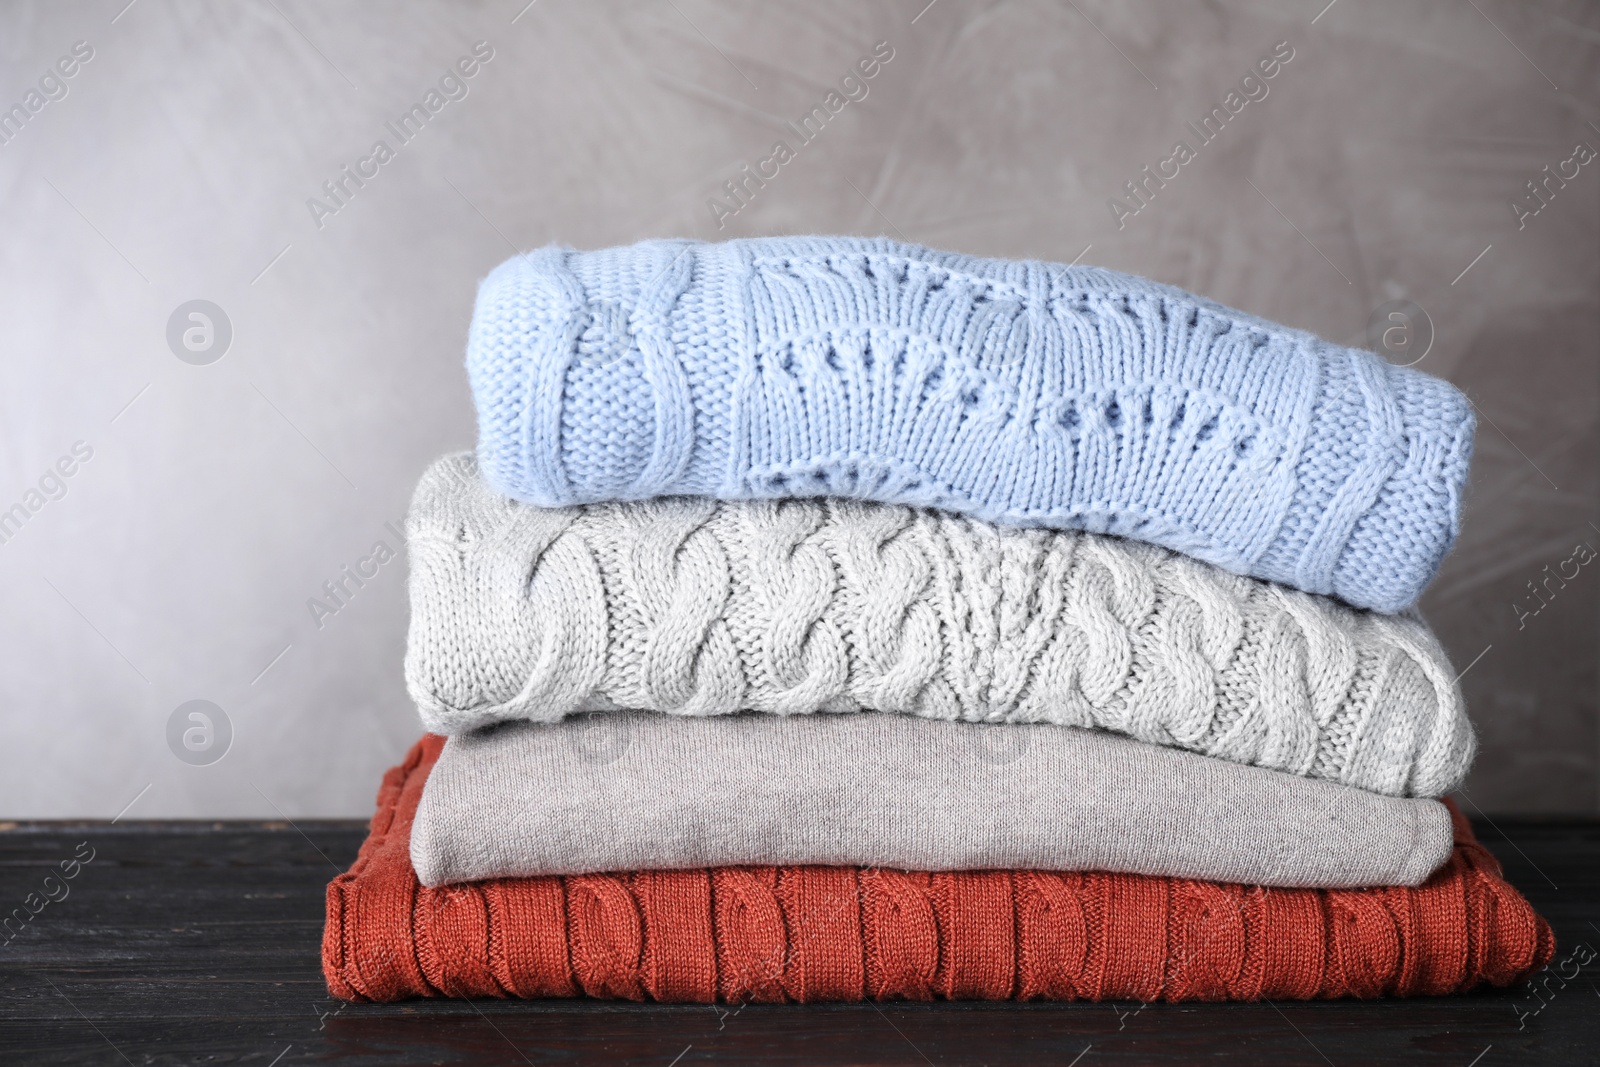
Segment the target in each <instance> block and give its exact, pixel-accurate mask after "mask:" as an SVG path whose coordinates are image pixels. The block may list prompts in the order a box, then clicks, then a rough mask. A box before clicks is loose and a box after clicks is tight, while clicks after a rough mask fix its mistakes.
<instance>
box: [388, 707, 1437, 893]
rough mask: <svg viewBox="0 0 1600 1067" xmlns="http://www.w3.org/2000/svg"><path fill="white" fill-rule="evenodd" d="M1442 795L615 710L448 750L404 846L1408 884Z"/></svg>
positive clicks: (893, 723)
mask: <svg viewBox="0 0 1600 1067" xmlns="http://www.w3.org/2000/svg"><path fill="white" fill-rule="evenodd" d="M1449 856H1450V816H1449V813H1448V812H1447V811H1446V810H1445V807H1444V805H1443V804H1440V803H1439V802H1438V801H1437V800H1408V799H1404V798H1401V797H1386V796H1382V795H1380V794H1377V793H1371V792H1368V791H1367V790H1365V789H1352V788H1350V787H1349V786H1343V785H1335V784H1333V783H1332V782H1322V781H1318V780H1316V779H1314V778H1297V777H1294V776H1292V775H1287V774H1280V773H1278V772H1277V771H1268V770H1263V769H1262V768H1260V767H1244V766H1241V765H1239V764H1237V763H1229V762H1227V761H1226V760H1216V759H1209V758H1207V757H1205V756H1197V755H1195V754H1194V753H1192V752H1183V751H1180V750H1178V749H1174V748H1165V747H1162V746H1160V745H1146V744H1141V743H1140V742H1138V741H1132V740H1129V739H1128V738H1126V737H1118V736H1116V735H1115V734H1108V733H1102V732H1100V731H1098V730H1079V729H1075V728H1073V727H1071V726H1026V725H1019V724H1016V723H1006V724H1002V725H996V726H990V725H984V724H977V723H965V722H936V721H932V720H928V719H918V718H913V717H910V716H905V715H879V714H874V713H871V712H864V713H862V714H858V715H791V716H779V715H718V716H714V717H710V718H692V717H686V716H682V715H657V714H654V713H652V712H607V713H600V714H595V715H592V716H578V717H575V718H571V719H567V720H566V721H564V722H558V723H508V724H506V725H504V726H500V727H496V728H494V729H490V730H480V731H477V732H475V733H471V734H465V735H462V736H457V737H452V738H451V739H450V742H449V743H448V744H447V745H445V749H444V754H443V755H442V756H441V757H440V758H439V762H438V763H437V764H436V765H435V766H434V768H433V772H432V773H431V774H430V775H429V776H428V784H427V787H426V788H425V789H424V790H423V793H422V804H421V806H420V807H419V808H418V811H417V819H416V823H415V825H414V827H413V829H412V833H411V863H412V866H413V867H415V868H416V871H417V876H418V877H419V878H421V879H422V882H423V884H424V885H442V884H444V883H447V882H474V881H480V880H482V879H485V878H506V877H518V876H526V875H545V874H593V873H596V872H604V871H618V870H632V869H635V868H655V869H662V868H677V869H682V868H688V867H730V866H733V867H740V866H751V865H758V864H759V865H766V866H796V865H800V866H804V865H815V864H820V865H825V866H839V867H851V866H862V867H894V868H897V869H902V870H926V871H964V870H983V869H988V868H1005V867H1022V868H1027V869H1029V870H1054V871H1062V870H1070V871H1083V870H1093V871H1120V872H1124V873H1128V874H1153V875H1169V876H1176V877H1182V878H1205V879H1211V880H1216V881H1224V882H1248V883H1251V884H1256V885H1272V886H1291V887H1310V888H1316V889H1341V888H1349V887H1366V886H1377V885H1419V884H1421V882H1422V881H1423V880H1424V879H1425V878H1427V877H1428V875H1430V874H1432V873H1433V872H1434V869H1435V868H1437V867H1438V866H1439V865H1440V864H1441V863H1443V862H1445V860H1447V859H1448V858H1449Z"/></svg>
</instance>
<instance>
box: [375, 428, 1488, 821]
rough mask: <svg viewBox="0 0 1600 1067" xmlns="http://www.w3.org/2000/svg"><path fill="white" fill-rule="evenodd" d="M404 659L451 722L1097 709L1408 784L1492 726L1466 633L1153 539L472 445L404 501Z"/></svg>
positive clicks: (1437, 791)
mask: <svg viewBox="0 0 1600 1067" xmlns="http://www.w3.org/2000/svg"><path fill="white" fill-rule="evenodd" d="M406 532H407V537H408V538H409V541H410V545H411V553H412V555H411V558H412V572H411V579H410V582H411V634H410V641H409V647H408V649H407V652H406V683H407V687H408V689H409V690H410V693H411V695H412V697H413V698H414V699H415V700H416V702H417V704H418V706H419V708H420V709H421V712H422V717H423V720H424V721H425V723H426V724H427V726H428V728H429V729H430V730H433V731H436V732H443V733H459V732H463V731H466V730H469V729H473V728H476V727H479V726H483V725H487V724H489V723H494V722H500V721H505V720H513V719H528V720H535V721H554V720H558V719H561V718H563V717H564V716H566V715H568V714H570V713H572V712H575V711H595V710H615V709H618V708H638V709H643V710H649V711H662V712H670V713H673V714H680V715H714V714H727V713H731V712H734V711H739V710H755V711H762V712H772V713H777V714H799V713H806V712H817V711H826V712H844V711H856V710H877V711H886V712H900V713H904V714H911V715H919V716H924V717H928V718H937V719H952V720H956V719H959V720H965V721H969V722H1036V723H1059V724H1062V725H1070V726H1082V727H1098V728H1102V729H1107V730H1113V731H1116V732H1119V733H1123V734H1127V735H1129V736H1132V737H1134V738H1137V739H1139V740H1141V741H1149V742H1154V743H1157V744H1163V745H1172V746H1175V747H1179V748H1184V749H1189V750H1191V751H1194V752H1200V753H1203V754H1206V755H1210V756H1216V757H1219V758H1222V759H1227V760H1232V761H1234V762H1238V763H1245V764H1252V765H1256V766H1262V767H1270V768H1273V769H1276V770H1281V771H1286V772H1288V773H1290V774H1297V775H1305V776H1310V777H1316V778H1325V779H1329V780H1332V781H1337V782H1342V783H1344V784H1347V785H1352V786H1358V787H1360V788H1363V789H1370V790H1373V791H1375V792H1380V793H1386V794H1390V795H1396V796H1423V797H1430V796H1442V795H1443V794H1445V793H1448V792H1449V791H1450V790H1451V789H1453V788H1454V787H1455V786H1456V785H1457V784H1458V783H1459V782H1460V781H1461V779H1462V777H1463V776H1464V775H1465V773H1466V770H1467V767H1468V764H1469V763H1470V762H1471V758H1472V753H1473V747H1474V746H1473V738H1472V732H1471V728H1470V726H1469V724H1468V722H1467V719H1466V716H1465V714H1464V712H1463V708H1462V701H1461V695H1460V691H1459V689H1458V687H1457V685H1456V682H1455V678H1454V674H1455V672H1454V671H1453V670H1452V669H1451V668H1450V665H1449V662H1448V660H1447V659H1446V657H1445V654H1444V651H1443V650H1442V649H1441V648H1440V647H1439V644H1438V641H1437V639H1436V638H1435V637H1434V636H1433V634H1432V633H1431V632H1430V631H1429V629H1428V628H1427V626H1426V625H1425V624H1424V623H1423V622H1422V620H1421V619H1420V618H1418V617H1417V616H1415V615H1414V614H1410V613H1408V614H1404V615H1394V616H1389V615H1381V614H1374V613H1370V612H1364V611H1358V610H1355V609H1352V608H1349V607H1346V606H1344V605H1342V604H1339V603H1338V602H1336V601H1333V600H1330V599H1327V598H1323V597H1316V596H1311V595H1308V594H1305V593H1300V592H1296V591H1294V590H1290V589H1285V588H1283V587H1281V586H1277V585H1274V584H1271V583H1268V582H1262V581H1259V580H1255V579H1249V578H1242V577H1239V576H1237V575H1233V574H1230V573H1227V572H1225V571H1222V570H1219V569H1217V568H1215V567H1211V566H1208V565H1206V564H1203V563H1200V562H1197V561H1195V560H1192V559H1189V558H1187V557H1185V556H1183V555H1180V554H1177V553H1174V552H1169V551H1167V550H1165V549H1161V548H1158V547H1156V546H1153V545H1148V544H1142V543H1139V542H1133V541H1126V540H1122V539H1119V538H1115V537H1108V536H1102V535H1096V534H1089V533H1081V532H1057V531H1046V530H1040V529H1026V528H1013V527H1004V526H994V525H990V524H987V523H984V522H981V521H978V520H975V519H971V518H967V517H962V516H953V515H949V514H946V513H942V512H937V511H932V510H919V509H912V508H906V507H897V506H892V505H882V504H871V503H865V502H861V501H853V500H839V499H826V500H788V501H769V500H761V501H746V502H716V501H711V500H707V499H704V498H689V497H673V498H661V499H654V500H649V501H644V502H631V503H630V502H623V503H610V504H593V505H585V506H582V507H573V508H559V509H541V508H536V507H532V506H529V505H526V504H522V503H518V502H516V501H512V500H509V499H507V498H505V497H503V496H501V495H500V494H498V493H496V492H495V491H494V490H493V489H492V488H491V487H490V486H489V485H487V484H486V483H485V482H484V481H483V479H482V478H481V477H480V476H479V475H478V472H477V465H476V462H475V460H474V458H473V457H472V456H471V455H470V454H461V455H455V456H447V457H445V458H443V459H441V460H439V461H438V462H437V463H435V464H434V465H433V467H431V468H430V469H429V470H428V472H427V473H426V474H425V475H424V476H423V478H422V482H421V484H420V485H419V486H418V488H417V492H416V497H415V499H414V500H413V503H412V507H411V512H410V514H409V516H408V518H407V531H406Z"/></svg>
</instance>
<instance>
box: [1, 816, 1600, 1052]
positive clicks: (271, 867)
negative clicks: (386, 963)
mask: <svg viewBox="0 0 1600 1067" xmlns="http://www.w3.org/2000/svg"><path fill="white" fill-rule="evenodd" d="M1498 822H1499V825H1498V827H1497V826H1494V825H1490V824H1488V823H1484V822H1480V823H1479V824H1478V832H1479V834H1480V836H1481V837H1482V840H1483V841H1484V843H1485V844H1486V845H1488V846H1489V847H1490V848H1491V849H1492V850H1493V851H1494V852H1495V854H1496V855H1497V856H1499V857H1500V858H1501V859H1502V861H1503V862H1504V863H1505V865H1506V869H1507V873H1508V875H1509V876H1510V878H1511V880H1512V882H1513V883H1514V884H1515V885H1516V886H1517V887H1518V888H1520V889H1521V890H1523V891H1524V892H1525V893H1526V894H1527V896H1528V897H1529V898H1530V899H1531V900H1532V901H1533V903H1534V905H1535V907H1537V908H1538V909H1539V910H1540V911H1541V912H1542V913H1543V914H1544V915H1545V916H1546V917H1547V918H1549V919H1550V921H1551V923H1552V924H1553V925H1554V926H1555V929H1556V936H1557V939H1558V944H1557V950H1556V962H1557V963H1560V962H1561V961H1563V960H1566V961H1568V963H1567V967H1566V973H1567V974H1568V975H1572V974H1573V972H1574V971H1575V970H1576V971H1577V974H1576V976H1575V977H1572V978H1571V979H1570V980H1563V979H1561V978H1559V977H1557V976H1554V972H1555V970H1556V968H1555V967H1554V966H1552V968H1551V971H1550V972H1547V973H1548V974H1551V975H1552V977H1551V978H1550V979H1549V981H1548V982H1547V983H1546V985H1547V986H1548V992H1546V993H1545V994H1544V995H1543V997H1536V996H1535V995H1534V994H1533V993H1532V992H1531V991H1530V990H1529V989H1528V988H1527V987H1524V988H1522V989H1519V990H1507V991H1503V992H1502V991H1497V992H1492V993H1486V994H1478V995H1473V996H1466V997H1454V998H1435V999H1416V1000H1386V1001H1372V1002H1353V1001H1336V1002H1321V1003H1311V1004H1304V1003H1293V1002H1275V1003H1260V1004H1196V1005H1167V1004H1151V1005H1147V1006H1143V1007H1141V1006H1140V1005H1138V1004H1136V1003H1116V1004H1112V1003H1106V1004H1024V1005H1017V1004H979V1003H955V1004H950V1003H940V1004H904V1003H897V1004H884V1005H870V1004H867V1005H834V1006H808V1007H786V1006H748V1007H745V1008H742V1009H739V1010H732V1009H728V1008H713V1007H708V1006H693V1007H688V1006H661V1005H638V1004H616V1003H608V1002H597V1001H572V1000H563V1001H543V1002H526V1001H522V1002H519V1001H448V1000H433V1001H411V1002H407V1003H402V1004H392V1005H373V1004H361V1005H356V1004H344V1003H343V1002H341V1001H337V1000H333V999H331V998H330V997H329V996H328V995H327V991H326V989H325V987H324V986H323V983H322V975H321V971H320V968H319V959H318V951H319V946H320V942H321V934H322V893H323V886H324V885H325V884H326V882H327V881H328V879H329V878H330V877H331V876H332V875H333V873H334V871H335V869H336V868H339V869H342V868H343V867H344V866H346V865H347V864H349V863H350V861H351V860H352V859H353V858H354V857H355V853H356V848H357V846H358V845H359V844H360V842H361V839H362V836H363V833H364V830H363V828H362V827H361V826H360V825H359V824H355V823H348V822H302V823H300V824H298V826H290V825H287V824H273V823H267V824H261V823H124V824H120V825H109V824H106V823H37V824H34V823H23V824H19V825H13V824H0V908H3V909H4V910H5V911H6V912H9V911H10V909H12V908H13V907H18V906H21V905H22V902H23V900H24V898H26V897H27V896H28V895H29V894H30V893H36V892H37V893H40V897H38V898H35V902H37V900H38V899H43V898H44V890H45V889H48V890H49V891H50V894H51V895H53V896H55V897H58V898H59V899H56V900H50V901H48V902H47V903H46V904H45V906H44V907H43V909H42V910H40V911H39V912H38V914H37V915H36V916H34V917H33V918H32V919H31V921H29V922H28V923H27V924H26V925H24V926H22V927H21V929H20V932H18V931H17V929H16V924H15V923H13V925H12V928H11V929H10V930H8V931H6V933H5V934H4V935H0V937H4V938H7V939H6V940H4V942H3V944H0V1064H6V1065H10V1064H30V1065H31V1064H68V1063H72V1064H78V1063H104V1064H123V1063H127V1064H139V1065H144V1064H213V1065H215V1064H259V1065H261V1067H289V1065H291V1064H299V1063H321V1062H350V1063H361V1064H421V1063H452V1064H453V1063H460V1064H474V1065H491V1064H578V1063H629V1064H655V1065H659V1067H691V1065H694V1064H702V1063H714V1062H715V1063H738V1064H745V1063H761V1064H794V1065H800V1064H806V1065H811V1064H825V1063H839V1064H844V1063H849V1064H869V1063H870V1064H909V1065H929V1064H933V1065H939V1067H944V1065H946V1064H963V1065H964V1064H974V1065H976V1064H985V1065H1000V1064H1030V1065H1031V1064H1063V1065H1070V1064H1078V1065H1081V1067H1094V1065H1096V1064H1135V1063H1158V1062H1169V1063H1198V1062H1216V1063H1228V1064H1254V1063H1262V1064H1274V1065H1292V1064H1309V1065H1313V1067H1325V1065H1329V1064H1333V1065H1337V1067H1344V1065H1346V1064H1350V1065H1357V1064H1361V1065H1366V1064H1379V1063H1385V1064H1386V1063H1401V1062H1404V1063H1426V1064H1444V1065H1450V1067H1500V1065H1503V1064H1513V1063H1516V1064H1522V1063H1526V1064H1539V1065H1544V1067H1556V1065H1559V1064H1596V1063H1600V958H1595V959H1594V961H1593V962H1591V963H1589V964H1588V965H1587V966H1585V967H1582V968H1581V969H1579V968H1578V962H1579V961H1580V960H1582V959H1586V958H1588V957H1589V956H1591V955H1593V953H1589V952H1586V951H1585V950H1584V947H1583V946H1585V945H1589V946H1595V947H1596V948H1597V949H1600V925H1597V924H1600V822H1596V821H1592V820H1585V821H1573V820H1565V821H1532V820H1518V821H1512V820H1506V819H1502V820H1499V821H1498ZM85 842H86V843H87V844H83V843H85ZM90 849H92V850H93V859H92V860H90V861H89V862H88V863H87V864H84V865H83V866H82V867H81V869H78V870H77V872H76V877H75V878H73V879H72V880H70V881H68V882H64V883H63V882H54V883H51V884H49V885H48V886H47V885H46V884H45V882H44V879H45V876H46V875H47V874H48V873H49V872H50V871H51V870H52V869H59V864H60V862H61V861H62V860H70V859H72V858H73V857H74V855H75V854H76V855H77V856H79V857H82V856H86V855H88V854H89V850H90ZM63 890H64V891H65V896H62V893H63Z"/></svg>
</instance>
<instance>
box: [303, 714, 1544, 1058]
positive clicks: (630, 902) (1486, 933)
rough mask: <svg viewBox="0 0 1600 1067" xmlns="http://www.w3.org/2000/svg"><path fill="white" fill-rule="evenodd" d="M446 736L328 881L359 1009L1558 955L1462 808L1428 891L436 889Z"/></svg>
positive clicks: (1199, 981) (1213, 989)
mask: <svg viewBox="0 0 1600 1067" xmlns="http://www.w3.org/2000/svg"><path fill="white" fill-rule="evenodd" d="M442 744H443V739H442V738H438V737H424V738H423V739H422V740H421V741H419V742H418V743H417V744H416V746H415V747H413V748H412V750H411V753H410V754H409V755H408V756H407V757H406V760H405V762H404V763H403V764H402V765H401V766H399V767H396V768H394V769H393V770H391V771H389V773H388V774H386V775H385V776H384V780H383V787H382V789H381V790H380V792H379V794H378V810H377V812H376V813H375V814H374V815H373V818H372V832H371V833H370V834H369V835H368V837H367V839H366V841H365V842H363V843H362V845H361V853H360V855H359V856H358V857H357V858H356V861H355V864H354V865H353V866H352V867H351V868H350V870H349V871H347V872H345V873H343V874H340V875H338V876H337V877H335V878H334V879H333V881H332V882H331V883H330V884H329V885H328V892H327V910H326V916H327V918H326V923H325V925H324V927H323V934H322V973H323V976H324V977H325V978H326V979H327V983H328V991H329V992H330V993H332V994H333V995H334V996H336V997H342V998H344V999H345V1000H356V1001H368V1000H372V1001H393V1000H402V999H405V998H408V997H437V996H447V997H528V998H537V997H573V996H589V997H613V998H625V999H629V1000H653V1001H679V1002H690V1003H711V1002H716V1001H723V1002H726V1003H730V1004H744V1003H748V1002H750V1001H780V1002H795V1003H809V1002H817V1001H859V1000H864V999H866V1000H899V999H912V1000H929V999H933V998H939V999H951V1000H955V999H993V1000H1001V999H1007V998H1016V999H1019V1000H1138V1001H1142V1002H1150V1001H1154V1000H1164V1001H1196V1000H1208V1001H1217V1000H1280V999H1298V1000H1311V999H1318V998H1328V997H1378V996H1419V995H1427V996H1441V995H1445V994H1449V993H1464V992H1466V991H1468V990H1470V989H1474V988H1476V987H1478V986H1481V985H1493V986H1501V987H1506V986H1512V985H1515V984H1516V983H1517V982H1520V981H1522V980H1523V979H1524V978H1526V977H1527V976H1529V975H1531V974H1533V973H1534V972H1536V971H1538V969H1539V968H1540V967H1543V966H1544V965H1545V964H1546V963H1548V962H1549V961H1550V959H1551V957H1552V956H1553V955H1554V954H1555V939H1554V938H1553V937H1552V936H1551V932H1550V925H1549V924H1548V923H1547V922H1545V921H1544V920H1543V919H1542V918H1540V917H1539V915H1538V914H1537V913H1536V912H1534V910H1533V908H1532V907H1530V906H1529V904H1528V902H1527V900H1525V899H1524V898H1523V897H1522V895H1521V894H1520V893H1518V892H1517V891H1516V889H1515V888H1513V887H1512V886H1511V885H1510V884H1509V883H1507V882H1506V880H1505V878H1504V877H1502V875H1501V871H1500V864H1499V863H1498V862H1496V861H1495V858H1494V857H1493V856H1491V855H1490V854H1489V852H1488V850H1486V849H1485V848H1484V847H1483V846H1482V845H1480V844H1479V843H1478V842H1477V840H1476V839H1475V838H1474V837H1473V836H1472V827H1471V826H1470V825H1469V824H1468V823H1467V820H1466V819H1464V818H1462V817H1461V813H1460V811H1459V810H1457V809H1455V808H1453V807H1452V808H1451V817H1452V821H1453V825H1454V830H1455V850H1454V852H1453V853H1452V855H1451V857H1450V860H1449V862H1448V863H1447V864H1446V865H1445V866H1444V867H1442V868H1440V870H1439V871H1438V872H1436V873H1435V874H1434V875H1433V877H1431V878H1430V879H1428V881H1427V882H1425V883H1424V884H1423V885H1421V886H1419V887H1417V888H1415V889H1409V888H1393V887H1391V888H1375V889H1269V888H1264V887H1262V886H1242V885H1235V884H1231V883H1227V882H1203V881H1192V880H1189V879H1182V878H1155V877H1149V876H1145V875H1136V874H1107V873H1104V872H1098V871H1090V872H1077V871H1039V870H985V871H947V872H933V873H930V872H927V871H900V870H890V869H885V868H877V867H867V868H861V867H848V866H846V867H809V866H781V867H715V868H710V869H707V868H700V869H692V870H681V871H660V870H645V871H615V872H611V873H607V874H587V875H576V876H569V877H546V878H496V879H491V880H488V881H483V882H471V883H467V884H464V885H450V886H443V887H441V888H438V889H429V888H427V887H426V886H423V885H420V884H418V881H417V875H416V872H415V871H414V870H413V869H412V867H411V860H410V855H409V845H410V838H411V834H412V829H413V819H414V817H415V814H416V811H417V802H418V800H419V798H420V797H421V795H422V792H423V781H424V779H426V778H427V777H428V772H429V769H430V768H431V767H432V766H433V763H434V760H436V759H437V758H438V756H439V750H440V748H441V746H442ZM1445 804H1446V806H1449V805H1450V802H1449V801H1445ZM1509 1014H1510V1012H1507V1015H1509ZM811 1058H812V1059H815V1058H816V1057H815V1056H813V1057H811ZM1041 1059H1043V1057H1041ZM1460 1062H1463V1063H1464V1062H1466V1059H1465V1057H1462V1058H1461V1060H1460Z"/></svg>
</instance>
